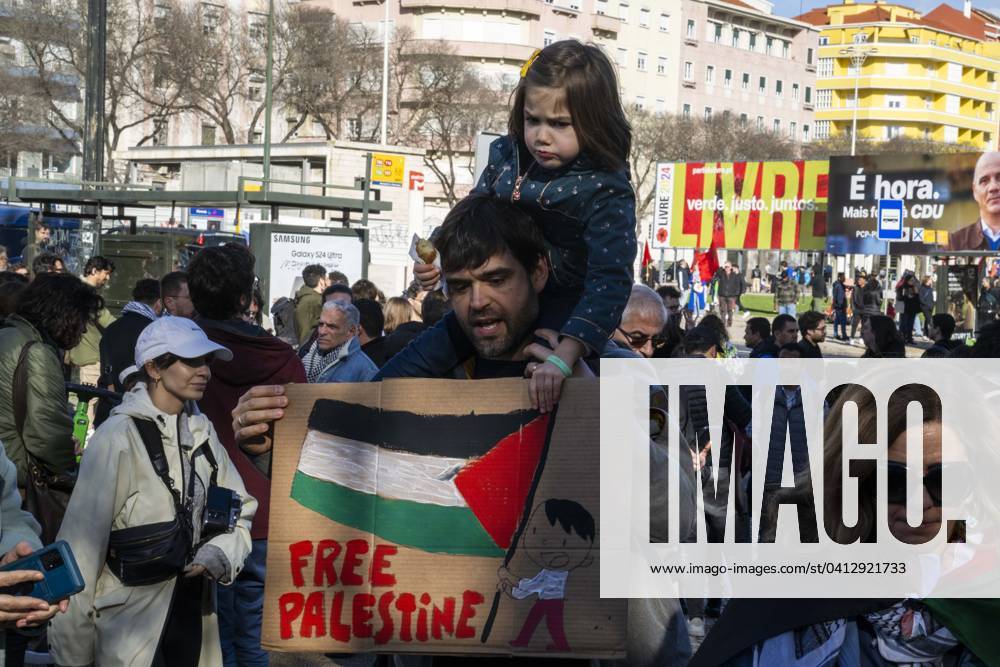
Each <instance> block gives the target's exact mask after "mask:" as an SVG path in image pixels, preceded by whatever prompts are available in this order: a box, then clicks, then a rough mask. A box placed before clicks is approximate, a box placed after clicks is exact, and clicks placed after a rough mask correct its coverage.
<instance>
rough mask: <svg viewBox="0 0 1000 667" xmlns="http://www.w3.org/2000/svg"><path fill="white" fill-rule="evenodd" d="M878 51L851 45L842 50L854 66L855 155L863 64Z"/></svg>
mask: <svg viewBox="0 0 1000 667" xmlns="http://www.w3.org/2000/svg"><path fill="white" fill-rule="evenodd" d="M873 53H878V49H862V48H859V47H857V46H850V47H848V48H846V49H841V50H840V55H842V56H848V57H849V58H850V59H851V65H853V66H854V112H853V113H852V114H851V155H852V156H853V155H854V152H855V148H856V147H857V141H858V82H859V80H860V79H861V66H862V65H864V64H865V59H866V58H867V57H868V56H869V55H871V54H873Z"/></svg>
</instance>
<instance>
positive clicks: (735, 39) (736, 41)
mask: <svg viewBox="0 0 1000 667" xmlns="http://www.w3.org/2000/svg"><path fill="white" fill-rule="evenodd" d="M730 43H731V44H732V45H733V48H734V49H738V48H740V29H739V28H733V41H732V42H730Z"/></svg>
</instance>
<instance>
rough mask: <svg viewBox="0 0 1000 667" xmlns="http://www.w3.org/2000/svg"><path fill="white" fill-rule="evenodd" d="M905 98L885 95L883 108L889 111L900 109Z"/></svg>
mask: <svg viewBox="0 0 1000 667" xmlns="http://www.w3.org/2000/svg"><path fill="white" fill-rule="evenodd" d="M905 100H906V98H905V97H904V96H903V95H886V96H885V106H887V107H888V108H890V109H902V108H903V107H904V106H906V104H905Z"/></svg>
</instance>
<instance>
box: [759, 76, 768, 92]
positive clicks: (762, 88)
mask: <svg viewBox="0 0 1000 667" xmlns="http://www.w3.org/2000/svg"><path fill="white" fill-rule="evenodd" d="M757 93H758V94H759V95H767V77H766V76H762V77H760V78H759V79H757Z"/></svg>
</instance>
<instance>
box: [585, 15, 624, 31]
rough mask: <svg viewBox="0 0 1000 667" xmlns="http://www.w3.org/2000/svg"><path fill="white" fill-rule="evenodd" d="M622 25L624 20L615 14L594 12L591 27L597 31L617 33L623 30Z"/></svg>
mask: <svg viewBox="0 0 1000 667" xmlns="http://www.w3.org/2000/svg"><path fill="white" fill-rule="evenodd" d="M621 25H622V22H621V21H620V20H619V19H616V18H615V17H613V16H606V15H604V14H594V16H593V17H592V18H591V22H590V29H591V30H592V31H594V32H595V33H598V32H602V33H611V34H612V35H617V34H618V31H619V30H621Z"/></svg>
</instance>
